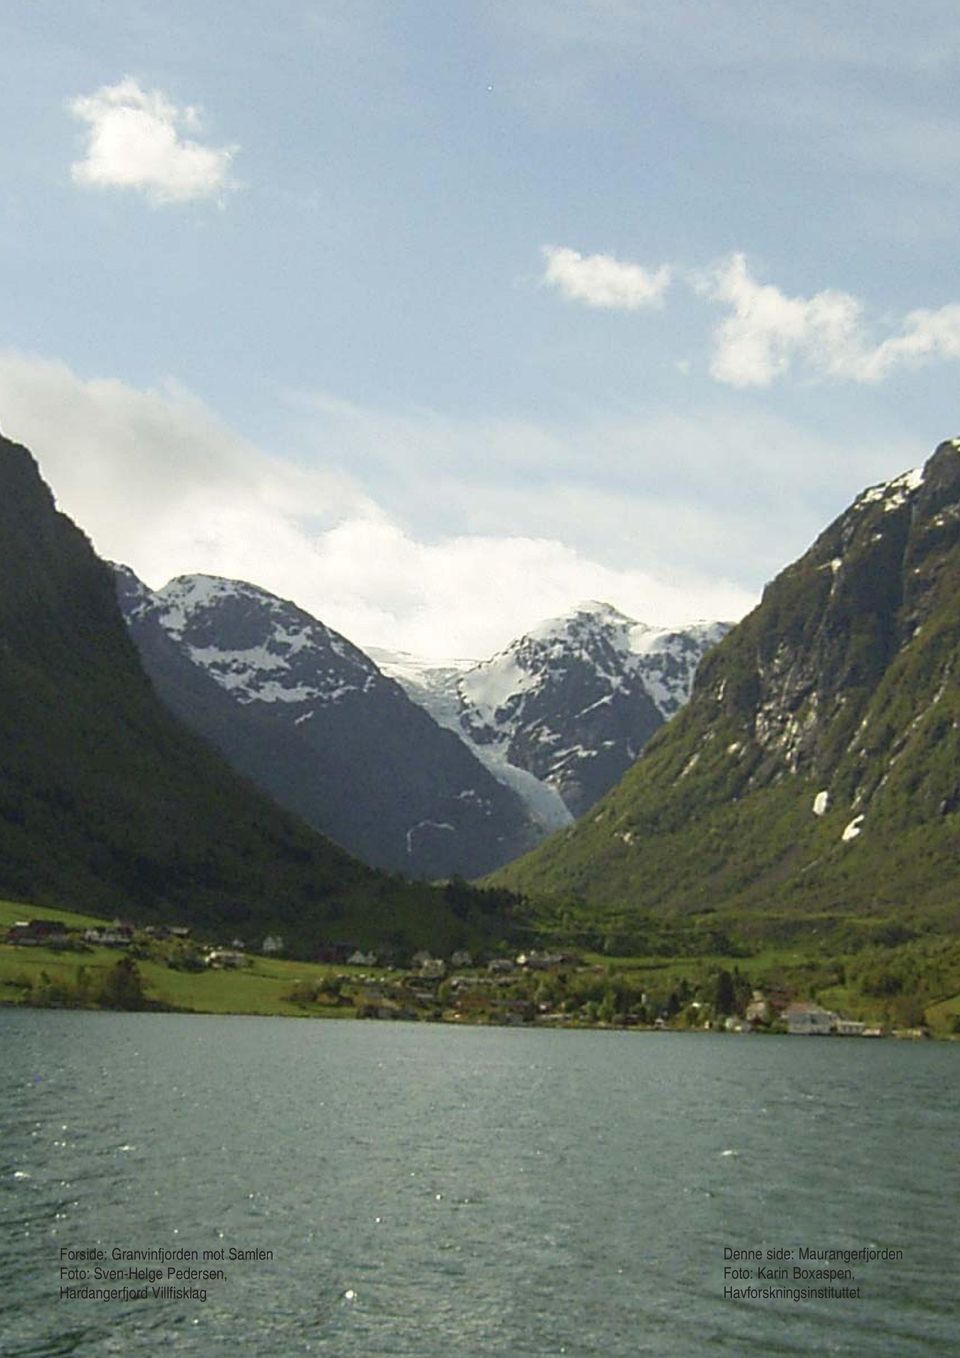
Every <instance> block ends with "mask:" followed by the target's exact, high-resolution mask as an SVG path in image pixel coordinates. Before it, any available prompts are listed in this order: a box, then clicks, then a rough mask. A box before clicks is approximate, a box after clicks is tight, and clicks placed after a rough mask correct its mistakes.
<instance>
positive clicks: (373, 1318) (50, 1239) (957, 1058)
mask: <svg viewBox="0 0 960 1358" xmlns="http://www.w3.org/2000/svg"><path fill="white" fill-rule="evenodd" d="M0 1051H2V1053H3V1056H2V1063H0V1070H2V1075H0V1089H2V1100H0V1109H2V1112H0V1125H2V1131H3V1136H2V1143H0V1188H2V1195H0V1214H2V1215H0V1224H2V1230H0V1262H2V1268H0V1273H2V1277H3V1279H4V1282H5V1286H4V1288H3V1290H2V1293H0V1352H2V1353H3V1354H4V1355H11V1358H13V1356H15V1358H25V1356H26V1355H38V1356H39V1355H42V1356H43V1358H53V1356H54V1355H59V1354H76V1355H89V1356H90V1358H94V1355H96V1356H97V1358H100V1356H101V1355H112V1354H122V1355H136V1356H139V1355H144V1356H146V1355H149V1358H153V1355H158V1354H164V1353H167V1352H175V1353H183V1354H198V1355H204V1358H219V1356H220V1355H227V1354H230V1355H236V1354H239V1353H242V1354H244V1355H256V1356H258V1358H259V1355H264V1358H265V1356H266V1355H270V1358H278V1356H283V1358H286V1355H294V1354H298V1353H307V1354H318V1355H331V1358H380V1355H383V1356H384V1358H386V1355H390V1358H396V1356H397V1355H415V1356H416V1358H441V1356H442V1358H448V1355H450V1354H462V1355H465V1356H466V1358H494V1356H496V1358H524V1356H525V1355H531V1356H535V1358H548V1356H549V1358H552V1355H563V1354H567V1355H571V1358H588V1356H591V1358H592V1355H604V1358H636V1356H637V1355H646V1354H651V1355H654V1354H655V1355H658V1358H715V1356H716V1358H719V1355H735V1358H754V1355H756V1358H760V1356H761V1355H763V1358H769V1355H798V1356H799V1355H802V1356H803V1358H809V1355H812V1354H821V1353H823V1354H846V1355H851V1356H852V1358H881V1356H882V1355H890V1358H915V1356H916V1358H920V1355H924V1356H927V1355H934V1354H937V1355H939V1354H944V1355H946V1354H950V1355H955V1354H956V1353H958V1352H960V1328H958V1324H957V1315H956V1304H955V1301H954V1298H955V1295H956V1293H957V1278H956V1266H955V1259H956V1253H957V1245H958V1231H957V1225H956V1220H957V1204H958V1193H957V1187H958V1168H957V1145H958V1132H957V1128H958V1125H960V1123H958V1112H960V1097H958V1092H957V1090H958V1079H957V1077H958V1075H960V1047H958V1046H956V1045H953V1044H936V1043H928V1044H908V1043H903V1044H899V1043H894V1042H867V1041H862V1040H860V1041H857V1040H847V1041H844V1040H840V1039H837V1040H822V1041H816V1040H812V1039H800V1038H792V1039H791V1038H759V1037H736V1036H721V1035H716V1036H711V1035H703V1036H701V1035H694V1034H691V1035H685V1034H640V1033H620V1032H545V1031H527V1030H523V1029H503V1028H453V1027H440V1026H433V1025H426V1024H376V1023H370V1024H363V1023H329V1022H328V1023H323V1022H310V1021H298V1020H289V1019H266V1018H216V1017H206V1016H205V1017H193V1016H181V1015H138V1014H129V1015H120V1014H106V1013H68V1012H36V1011H35V1012H26V1011H23V1012H21V1011H14V1010H5V1011H0ZM91 1245H93V1246H97V1245H99V1246H100V1247H102V1248H104V1249H106V1250H107V1251H108V1252H109V1250H110V1249H111V1248H112V1247H114V1246H120V1247H124V1248H140V1249H147V1248H153V1247H163V1248H170V1249H176V1248H177V1247H180V1246H184V1247H186V1248H193V1249H197V1250H199V1251H202V1250H204V1249H220V1248H223V1249H224V1250H225V1251H226V1250H227V1249H229V1248H230V1247H231V1246H232V1247H234V1248H239V1249H248V1250H252V1249H261V1250H264V1251H272V1253H273V1259H272V1260H267V1261H264V1262H240V1263H236V1264H230V1263H228V1262H224V1263H223V1265H222V1267H223V1268H224V1270H225V1271H226V1272H227V1273H228V1278H227V1281H226V1282H225V1283H217V1282H214V1283H210V1284H206V1286H207V1287H208V1299H207V1301H206V1302H205V1303H204V1302H199V1301H192V1300H186V1301H162V1300H161V1301H155V1300H152V1299H148V1300H146V1301H140V1300H133V1301H127V1302H113V1301H108V1302H101V1301H93V1300H86V1301H69V1300H61V1299H60V1297H59V1289H60V1286H61V1279H60V1277H59V1274H58V1270H59V1266H60V1260H59V1257H58V1255H59V1251H60V1249H61V1247H86V1246H91ZM724 1246H729V1247H733V1248H739V1249H744V1248H761V1249H763V1250H766V1249H767V1248H771V1247H783V1248H789V1249H792V1250H794V1251H796V1250H797V1249H798V1248H799V1247H800V1246H808V1247H812V1248H862V1247H872V1248H888V1249H899V1250H902V1252H903V1259H902V1262H895V1263H889V1262H886V1263H885V1262H875V1263H871V1264H866V1265H862V1266H861V1265H854V1266H853V1267H854V1269H855V1272H856V1274H857V1278H856V1284H857V1285H859V1286H860V1288H861V1298H860V1299H859V1300H825V1301H817V1300H805V1301H794V1300H792V1299H780V1300H757V1301H750V1300H729V1299H724V1296H723V1288H724V1285H725V1280H724V1276H723V1269H724V1258H723V1250H724ZM207 1266H210V1265H209V1264H208V1265H207ZM727 1266H728V1267H729V1266H730V1265H729V1263H728V1265H727ZM751 1267H752V1266H751ZM73 1285H77V1284H76V1283H74V1284H73ZM88 1285H91V1284H88ZM97 1285H98V1286H117V1285H118V1284H116V1283H112V1284H105V1283H100V1284H97ZM136 1285H137V1284H135V1283H131V1284H129V1286H136ZM193 1285H194V1286H202V1285H204V1284H199V1283H194V1284H193ZM726 1285H727V1286H730V1285H737V1286H741V1287H742V1286H745V1285H749V1284H744V1283H743V1282H739V1283H735V1282H734V1281H733V1280H731V1279H727V1280H726ZM752 1285H754V1286H756V1285H757V1284H756V1283H754V1284H752ZM794 1285H795V1284H794ZM821 1285H822V1284H821Z"/></svg>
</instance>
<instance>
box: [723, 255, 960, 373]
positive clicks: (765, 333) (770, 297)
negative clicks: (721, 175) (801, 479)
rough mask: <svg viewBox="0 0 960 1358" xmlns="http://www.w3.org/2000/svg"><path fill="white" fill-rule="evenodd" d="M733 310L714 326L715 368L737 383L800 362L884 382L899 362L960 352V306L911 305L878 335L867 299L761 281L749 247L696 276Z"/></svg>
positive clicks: (959, 354) (908, 363) (817, 370)
mask: <svg viewBox="0 0 960 1358" xmlns="http://www.w3.org/2000/svg"><path fill="white" fill-rule="evenodd" d="M696 286H697V287H698V290H699V291H701V292H702V293H703V294H704V295H705V296H707V297H709V298H711V299H712V300H714V301H718V302H724V303H726V304H727V305H728V306H729V307H731V308H732V314H731V315H730V316H728V317H727V319H726V320H724V321H722V322H721V324H720V325H719V327H718V328H717V331H716V334H715V350H714V354H713V357H712V359H711V362H710V374H711V376H712V377H714V378H715V379H716V380H717V381H718V382H725V383H727V384H729V385H730V386H734V387H766V386H769V385H770V384H771V383H772V382H773V381H774V380H775V379H776V378H778V377H781V376H783V375H784V374H785V373H787V372H788V371H789V370H790V369H791V367H792V366H793V365H794V364H795V363H798V364H800V365H801V366H803V367H805V368H807V369H808V370H809V371H811V372H814V373H820V374H823V375H825V376H828V377H834V378H838V379H841V380H846V381H852V382H879V381H881V380H882V379H883V378H885V377H887V376H888V375H889V374H890V373H891V372H892V371H893V370H894V369H895V368H897V367H899V366H911V365H912V366H916V365H918V364H921V363H924V362H927V361H930V360H933V359H938V358H940V359H955V358H960V306H957V305H955V304H950V305H947V306H944V307H941V308H939V309H938V310H935V311H929V310H918V311H912V312H910V313H909V314H908V315H907V316H906V317H905V318H904V321H903V324H902V328H901V331H900V333H899V334H894V335H892V336H890V337H889V338H887V339H885V340H883V341H882V342H880V343H875V342H872V340H871V337H870V334H869V331H868V328H867V326H866V324H865V321H864V308H863V304H862V303H861V302H860V301H859V300H858V299H857V298H856V297H853V296H851V295H850V294H849V293H845V292H833V291H824V292H818V293H814V295H813V296H811V297H788V296H787V295H786V294H785V293H783V292H781V291H780V289H779V288H777V287H774V286H773V285H772V284H769V283H767V284H762V283H758V282H757V281H756V279H754V278H753V277H752V276H751V274H750V271H749V269H748V267H747V263H746V260H745V258H744V256H743V255H742V254H735V255H732V256H731V257H730V259H728V260H727V261H725V262H724V263H723V264H722V265H721V266H720V267H719V268H717V269H715V270H714V271H713V273H712V274H710V275H709V276H707V277H702V278H700V279H699V280H697V281H696Z"/></svg>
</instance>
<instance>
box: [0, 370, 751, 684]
mask: <svg viewBox="0 0 960 1358" xmlns="http://www.w3.org/2000/svg"><path fill="white" fill-rule="evenodd" d="M0 414H2V420H3V429H4V432H5V433H6V434H7V436H8V437H11V438H16V439H19V440H20V441H22V442H24V443H26V444H27V445H28V446H29V447H30V448H31V449H32V450H33V452H34V453H35V455H36V456H37V458H38V461H39V462H40V466H41V470H42V472H43V474H44V476H45V478H46V479H47V481H48V483H49V484H50V485H51V486H52V487H53V489H54V491H55V493H56V496H57V499H58V503H59V504H60V507H61V508H62V509H63V510H64V512H65V513H67V514H69V515H70V516H71V517H72V518H74V519H75V520H76V522H78V523H79V524H80V525H81V527H83V528H84V529H85V531H86V532H88V533H89V534H90V536H91V538H92V540H93V542H94V545H95V547H96V548H97V550H98V551H99V552H100V554H101V555H102V556H105V557H109V558H112V559H114V560H118V561H123V562H125V563H126V564H128V565H130V566H131V567H132V568H133V569H134V570H135V571H137V573H138V574H140V575H141V576H142V577H143V578H144V579H145V580H147V582H148V583H149V584H151V585H154V586H157V585H160V584H162V583H164V582H165V581H166V580H167V579H168V578H169V577H171V576H173V575H176V574H182V573H188V572H195V571H203V572H208V573H210V574H216V575H226V576H229V577H235V578H240V579H246V580H251V581H254V582H255V583H257V584H260V585H262V586H264V587H265V588H267V589H269V590H272V591H273V592H275V593H277V594H279V595H281V596H283V597H285V598H292V599H294V600H295V601H296V602H297V603H299V604H301V605H302V606H303V607H305V608H306V609H308V610H309V611H310V612H312V613H314V614H315V615H316V616H318V617H320V618H322V619H323V620H324V621H325V622H327V623H329V624H330V625H331V626H333V627H336V628H338V629H339V630H340V631H342V632H343V633H344V634H345V635H346V636H348V637H350V638H351V639H353V640H355V641H357V642H358V643H359V644H361V645H363V644H368V645H382V646H389V647H395V648H400V649H406V650H410V651H415V652H419V653H421V654H425V655H434V656H441V657H442V656H449V655H451V654H459V655H467V656H484V655H488V654H490V653H491V652H492V651H494V650H496V649H497V648H499V647H500V646H503V645H505V644H506V643H507V642H508V641H509V640H511V638H512V637H513V636H515V635H517V634H519V633H520V632H521V631H523V630H524V629H525V628H528V627H530V626H532V625H534V624H535V623H537V622H539V621H540V620H542V619H543V618H545V617H550V616H555V615H556V614H557V613H560V612H562V611H564V610H565V609H567V608H569V607H571V606H572V605H573V604H575V603H576V602H577V601H578V600H580V599H583V598H602V599H608V600H609V601H610V602H611V603H613V604H615V605H616V606H618V607H620V608H622V609H623V610H624V611H625V612H627V613H632V614H633V615H634V616H636V617H640V618H642V619H643V620H645V621H649V622H654V623H664V624H669V623H674V622H681V621H686V620H690V619H692V618H695V617H729V618H732V617H737V616H739V615H740V614H742V613H743V612H744V611H745V610H746V609H747V608H749V607H750V606H751V604H752V603H753V602H754V595H753V593H752V592H751V591H750V590H748V589H745V588H743V587H741V586H739V585H736V584H733V583H730V582H728V581H726V580H725V579H723V571H722V570H719V571H718V570H717V569H715V568H714V569H712V570H702V569H699V570H698V569H694V570H692V571H688V572H682V571H678V570H676V569H674V568H672V567H669V568H666V569H657V568H656V566H655V565H654V566H651V565H649V564H648V563H649V560H650V556H649V553H646V554H641V553H640V552H639V551H638V552H637V553H636V554H635V555H634V556H633V557H632V560H633V561H637V560H638V558H640V562H639V564H638V565H637V566H636V567H634V566H633V565H626V566H625V565H622V564H617V563H616V562H613V563H611V562H609V561H608V562H604V561H603V560H602V559H600V558H599V557H598V556H597V555H595V554H592V553H591V552H590V551H589V550H585V549H584V548H582V547H577V546H571V545H569V544H568V543H565V542H564V541H562V540H561V539H560V538H559V537H558V536H557V535H556V534H555V533H554V532H552V531H551V530H553V529H558V530H560V531H563V530H564V528H565V527H568V526H569V525H570V524H571V523H573V522H575V521H576V519H577V518H579V519H582V518H583V517H584V515H585V513H586V514H588V515H589V514H592V513H594V512H596V513H597V514H600V515H602V514H603V513H605V512H611V513H613V512H617V513H620V514H621V515H623V520H622V523H621V527H627V526H628V523H627V519H628V516H626V515H624V507H623V501H622V498H621V497H616V496H610V497H608V502H604V501H602V500H598V499H597V498H596V497H594V498H593V499H590V498H589V497H588V498H586V499H584V498H581V497H580V496H579V495H578V494H577V493H576V492H575V491H573V490H571V489H569V488H567V489H562V488H561V489H557V490H554V491H551V492H549V493H547V494H545V499H546V501H547V510H546V512H545V513H544V514H543V516H542V517H541V516H540V514H539V509H538V500H539V498H540V497H539V494H538V492H536V491H535V490H533V489H531V490H530V491H529V492H528V494H527V495H520V496H519V497H518V502H517V503H513V504H512V505H510V506H509V507H508V504H507V502H508V501H509V499H510V492H509V491H508V490H506V489H504V487H503V486H501V487H500V489H499V491H497V492H495V493H494V492H484V491H483V489H482V487H481V488H479V491H478V494H479V497H480V498H481V499H485V500H486V501H487V504H488V506H489V508H488V510H487V511H486V514H487V517H488V518H489V520H490V524H489V527H487V528H485V529H484V528H480V527H477V526H470V527H466V528H464V521H463V519H459V520H458V519H457V518H456V517H455V516H453V517H452V518H451V523H450V528H449V530H448V531H446V532H443V533H436V532H428V531H423V529H420V530H417V529H413V528H411V527H409V526H408V524H407V523H405V522H402V521H400V520H398V519H397V518H395V517H394V516H393V515H392V514H388V513H386V512H385V511H384V510H383V508H382V507H381V505H380V504H379V503H378V502H377V500H376V499H375V498H373V497H372V496H371V495H369V494H368V493H366V491H365V490H364V489H363V488H361V487H360V486H358V485H357V484H356V483H355V482H354V481H353V480H352V479H350V478H348V477H346V476H343V475H341V474H339V473H338V472H337V471H335V470H330V469H323V468H322V467H321V468H320V469H319V470H313V469H306V468H305V467H304V466H302V465H300V464H299V463H294V462H292V461H289V460H284V459H279V458H271V457H268V456H267V455H266V454H264V453H263V452H262V451H260V450H259V449H257V448H256V447H254V446H253V445H251V444H250V443H248V442H247V441H245V440H244V439H243V438H242V437H240V436H239V435H238V434H237V433H235V432H234V431H233V430H231V429H230V428H229V427H227V426H226V425H224V424H223V423H222V422H221V421H219V420H218V419H217V418H216V417H215V416H214V415H213V414H212V413H211V412H210V411H209V410H208V409H207V408H206V407H205V406H204V405H203V404H202V403H201V402H200V401H198V400H197V399H196V398H195V397H192V396H191V395H190V394H189V393H188V392H185V391H183V390H182V389H180V388H178V387H176V386H173V385H171V386H169V387H167V388H164V389H161V390H153V391H143V390H137V389H135V388H133V387H130V386H128V385H126V384H124V383H121V382H117V381H102V380H100V381H84V380H82V379H81V378H79V377H78V376H77V375H76V374H75V373H73V372H72V371H71V370H70V369H69V368H67V367H66V366H65V365H63V364H59V363H52V362H47V361H44V360H40V359H36V358H31V357H25V356H23V355H18V354H11V353H8V354H6V355H0ZM368 432H369V433H370V435H371V437H372V438H373V440H374V442H376V441H378V440H379V432H378V428H377V426H376V422H375V421H372V420H369V421H368ZM358 437H359V436H358ZM470 446H471V447H472V446H474V445H473V444H471V445H470ZM337 455H338V458H343V449H342V448H339V447H338V450H337ZM417 473H418V468H416V467H415V466H411V467H410V474H411V478H412V479H413V480H414V481H415V482H417V479H418V478H417ZM470 493H472V492H469V491H468V492H464V494H465V497H466V498H469V494H470ZM498 494H499V496H500V497H501V499H500V504H501V506H502V508H503V513H502V514H499V515H498V514H497V513H496V512H495V511H496V504H497V495H498ZM441 498H442V496H441ZM446 503H448V504H449V503H452V501H451V500H449V499H448V500H447V501H446ZM508 508H509V511H510V512H508ZM511 513H512V515H513V518H512V519H511V517H510V514H511ZM518 513H519V514H520V515H522V516H524V517H526V519H527V522H528V523H529V524H530V525H532V526H533V531H532V532H531V531H529V530H528V531H526V532H524V531H521V530H518V528H517V526H516V525H517V517H516V516H517V514H518ZM657 517H658V515H657V512H656V508H655V507H654V509H652V510H651V512H650V513H649V516H648V526H649V527H651V528H652V526H653V525H654V523H655V520H656V519H657ZM688 526H691V527H692V528H694V529H695V530H696V531H699V529H700V528H702V526H703V525H702V522H700V521H698V522H697V524H696V525H688ZM669 528H670V526H669V525H666V527H663V526H661V531H669ZM599 531H600V532H601V533H602V532H603V525H601V527H600V529H599ZM680 531H681V532H682V531H683V526H681V528H680ZM675 534H676V525H674V535H675ZM641 541H642V539H638V540H637V545H638V546H639V545H640V543H641ZM654 556H655V554H654Z"/></svg>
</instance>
